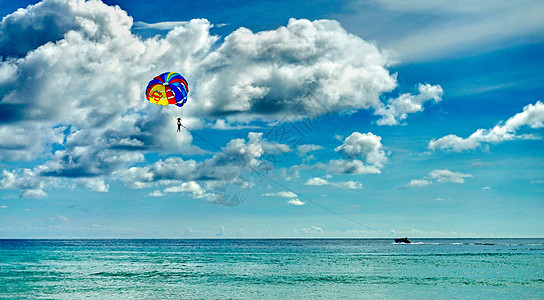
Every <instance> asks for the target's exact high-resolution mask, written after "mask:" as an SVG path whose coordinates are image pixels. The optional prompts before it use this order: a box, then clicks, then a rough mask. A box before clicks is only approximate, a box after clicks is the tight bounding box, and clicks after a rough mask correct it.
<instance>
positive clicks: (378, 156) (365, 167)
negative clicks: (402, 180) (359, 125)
mask: <svg viewBox="0 0 544 300" xmlns="http://www.w3.org/2000/svg"><path fill="white" fill-rule="evenodd" d="M334 151H336V152H338V153H340V154H341V155H342V156H343V159H333V160H330V161H329V162H328V163H327V164H323V163H317V164H316V165H315V166H314V167H315V168H318V169H326V170H327V171H328V172H330V173H333V174H380V173H381V168H383V166H384V164H385V163H386V162H387V155H388V154H387V153H386V152H385V150H383V145H382V143H381V137H379V136H377V135H374V134H373V133H371V132H369V133H359V132H353V133H352V134H351V135H350V136H349V137H347V138H346V139H345V140H344V142H343V143H342V145H340V146H338V147H337V148H336V149H334Z"/></svg>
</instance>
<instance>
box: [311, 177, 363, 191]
mask: <svg viewBox="0 0 544 300" xmlns="http://www.w3.org/2000/svg"><path fill="white" fill-rule="evenodd" d="M305 185H311V186H332V187H335V188H339V189H349V190H357V189H362V188H363V184H362V183H360V182H357V181H352V180H349V181H339V182H330V181H329V180H327V179H323V178H321V177H313V178H310V179H308V180H307V181H306V183H305Z"/></svg>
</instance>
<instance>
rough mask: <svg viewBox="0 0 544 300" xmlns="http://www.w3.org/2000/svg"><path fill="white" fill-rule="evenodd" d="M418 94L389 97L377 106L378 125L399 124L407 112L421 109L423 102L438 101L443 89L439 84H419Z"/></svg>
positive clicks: (410, 112)
mask: <svg viewBox="0 0 544 300" xmlns="http://www.w3.org/2000/svg"><path fill="white" fill-rule="evenodd" d="M418 92H419V94H417V95H412V94H402V95H400V96H399V97H398V98H395V99H390V100H389V101H388V103H387V105H384V106H382V107H380V108H378V109H377V110H376V111H375V114H376V115H380V116H382V118H381V119H380V120H378V125H399V124H401V123H400V122H401V121H403V120H405V119H406V118H407V117H408V114H412V113H416V112H420V111H423V105H424V104H425V102H428V101H434V102H440V101H441V100H442V95H443V94H444V90H442V87H441V86H439V85H430V84H420V85H419V87H418Z"/></svg>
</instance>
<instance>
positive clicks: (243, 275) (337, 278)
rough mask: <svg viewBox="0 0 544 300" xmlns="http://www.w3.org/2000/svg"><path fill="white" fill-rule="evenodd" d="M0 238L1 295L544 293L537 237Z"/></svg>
mask: <svg viewBox="0 0 544 300" xmlns="http://www.w3.org/2000/svg"><path fill="white" fill-rule="evenodd" d="M412 241H413V243H412V244H395V243H394V242H393V240H392V239H192V240H187V239H182V240H155V239H150V240H142V239H138V240H132V239H102V240H0V298H2V299H36V298H38V299H81V298H88V299H544V239H413V240H412Z"/></svg>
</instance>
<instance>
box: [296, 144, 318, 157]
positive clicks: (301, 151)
mask: <svg viewBox="0 0 544 300" xmlns="http://www.w3.org/2000/svg"><path fill="white" fill-rule="evenodd" d="M321 149H324V148H323V147H321V146H319V145H312V144H309V145H299V146H298V147H297V153H298V155H299V156H306V154H308V153H309V152H312V151H317V150H321Z"/></svg>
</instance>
